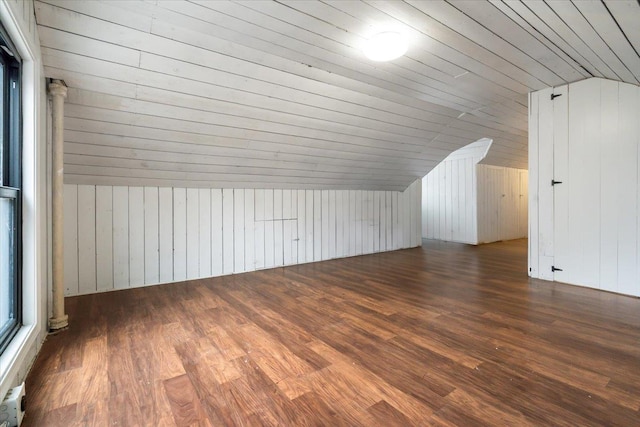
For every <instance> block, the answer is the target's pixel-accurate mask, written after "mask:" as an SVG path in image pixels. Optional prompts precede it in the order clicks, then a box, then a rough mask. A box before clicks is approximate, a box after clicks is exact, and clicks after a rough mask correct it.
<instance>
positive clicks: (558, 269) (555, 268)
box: [551, 265, 564, 273]
mask: <svg viewBox="0 0 640 427" xmlns="http://www.w3.org/2000/svg"><path fill="white" fill-rule="evenodd" d="M556 271H564V270H562V269H561V268H557V267H556V266H555V265H552V266H551V272H552V273H555V272H556Z"/></svg>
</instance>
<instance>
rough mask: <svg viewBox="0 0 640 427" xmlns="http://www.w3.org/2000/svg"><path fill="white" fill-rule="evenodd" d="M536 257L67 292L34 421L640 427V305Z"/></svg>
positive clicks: (41, 365) (388, 263) (502, 251)
mask: <svg viewBox="0 0 640 427" xmlns="http://www.w3.org/2000/svg"><path fill="white" fill-rule="evenodd" d="M526 268H527V261H526V241H524V240H520V241H511V242H503V243H497V244H491V245H484V246H480V247H473V246H466V245H461V244H454V243H441V242H434V241H425V244H424V247H423V248H417V249H409V250H403V251H397V252H391V253H384V254H376V255H367V256H361V257H355V258H347V259H341V260H333V261H328V262H322V263H316V264H307V265H300V266H294V267H288V268H279V269H274V270H268V271H263V272H256V273H247V274H241V275H235V276H227V277H222V278H215V279H207V280H198V281H192V282H184V283H177V284H171V285H163V286H154V287H148V288H139V289H131V290H125V291H118V292H111V293H106V294H98V295H90V296H83V297H76V298H68V299H67V308H68V309H67V311H68V313H69V317H70V320H71V327H70V329H69V330H68V331H66V332H64V333H61V334H59V335H56V336H51V337H50V338H49V339H48V340H47V342H46V343H45V344H44V347H43V349H42V352H41V354H40V355H39V357H38V359H37V361H36V363H35V366H34V368H33V369H32V371H31V373H30V374H29V377H28V380H27V393H28V411H27V416H26V419H25V424H24V425H25V426H75V425H80V426H128V427H130V426H175V425H178V426H223V425H242V426H261V425H269V426H276V425H277V426H288V425H290V426H307V425H309V426H311V425H313V426H341V425H349V426H351V425H355V426H392V425H398V426H409V425H420V426H429V425H434V426H453V425H456V426H482V425H487V426H526V425H530V426H544V425H550V426H590V425H593V426H605V425H606V426H616V425H617V426H637V425H640V412H639V409H640V299H637V298H630V297H624V296H620V295H614V294H610V293H604V292H599V291H595V290H591V289H584V288H579V287H574V286H568V285H562V284H556V283H550V282H543V281H537V280H530V279H528V278H527V275H526Z"/></svg>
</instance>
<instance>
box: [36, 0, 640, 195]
mask: <svg viewBox="0 0 640 427" xmlns="http://www.w3.org/2000/svg"><path fill="white" fill-rule="evenodd" d="M36 19H37V22H38V31H39V34H40V39H41V44H42V55H43V62H44V68H45V74H46V76H47V77H51V78H58V79H63V80H64V81H65V82H66V84H67V85H68V86H69V95H68V99H67V104H66V112H65V116H66V119H65V140H66V147H65V180H66V182H68V183H75V184H108V185H111V184H113V185H118V184H120V185H152V186H153V185H155V186H188V187H224V188H231V187H239V188H242V187H244V188H271V187H275V188H336V189H339V188H342V189H347V188H350V189H369V190H403V189H405V188H406V187H407V186H408V185H409V184H410V183H411V182H413V181H414V180H415V179H416V178H418V177H422V176H423V175H425V174H426V173H427V172H428V171H429V170H431V168H433V167H434V166H435V165H436V164H437V163H438V162H439V161H440V160H442V159H443V158H445V157H446V156H447V155H448V154H449V153H451V152H452V151H454V150H456V149H458V148H460V147H462V146H464V145H466V144H469V143H470V142H473V141H476V140H478V139H480V138H485V137H486V138H491V139H493V141H494V142H493V146H492V148H491V151H490V153H489V155H488V156H487V158H486V159H485V161H484V162H483V163H489V164H493V165H499V166H509V167H516V168H526V167H527V93H528V92H529V91H532V90H538V89H541V88H544V87H549V86H556V85H561V84H565V83H568V82H573V81H577V80H582V79H585V78H588V77H592V76H598V77H606V78H609V79H614V80H620V81H625V82H628V83H633V84H638V83H639V82H640V56H639V55H638V52H640V25H639V24H638V23H639V22H640V5H639V4H638V1H637V0H628V1H624V0H611V1H608V0H606V1H604V2H602V1H599V0H598V1H573V2H571V1H523V2H520V1H517V2H516V1H499V0H490V1H478V0H471V1H449V2H445V1H411V0H407V1H345V0H340V1H282V0H278V1H254V0H251V1H239V2H229V1H164V0H162V1H104V2H102V1H49V0H47V1H38V2H36ZM389 28H394V29H399V30H401V31H403V32H405V33H406V34H408V35H409V37H410V40H411V44H410V47H409V51H408V52H407V54H406V55H405V56H403V57H401V58H399V59H397V60H394V61H391V62H388V63H375V62H371V61H369V60H367V59H366V58H365V57H364V55H363V54H362V53H361V46H362V43H363V41H364V40H365V39H367V38H368V37H370V36H371V35H372V34H373V33H374V32H376V31H379V30H383V29H389Z"/></svg>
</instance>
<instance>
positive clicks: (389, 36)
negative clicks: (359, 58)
mask: <svg viewBox="0 0 640 427" xmlns="http://www.w3.org/2000/svg"><path fill="white" fill-rule="evenodd" d="M408 47H409V46H408V43H407V38H406V37H405V36H404V35H403V34H401V33H399V32H396V31H385V32H382V33H378V34H376V35H374V36H373V37H371V38H370V39H369V40H367V41H366V43H365V45H364V49H363V52H364V55H365V56H366V57H367V58H369V59H370V60H372V61H378V62H384V61H392V60H394V59H396V58H399V57H401V56H402V55H404V54H405V53H407V48H408Z"/></svg>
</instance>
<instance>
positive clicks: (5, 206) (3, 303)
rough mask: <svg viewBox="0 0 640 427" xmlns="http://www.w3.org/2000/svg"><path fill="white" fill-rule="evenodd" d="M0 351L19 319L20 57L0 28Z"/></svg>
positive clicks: (19, 322)
mask: <svg viewBox="0 0 640 427" xmlns="http://www.w3.org/2000/svg"><path fill="white" fill-rule="evenodd" d="M0 100H1V101H2V111H1V112H0V353H2V351H4V349H5V347H6V346H7V344H8V343H9V341H10V340H11V338H12V337H13V336H14V335H15V333H16V332H17V330H18V328H19V327H20V324H21V322H22V313H21V310H22V303H21V296H22V293H21V287H22V286H21V272H22V271H21V270H22V256H21V255H22V238H21V228H22V227H21V225H22V213H21V207H22V195H21V191H20V190H21V181H22V161H21V156H20V154H21V153H20V149H21V145H22V144H21V132H20V130H21V118H20V111H21V109H20V59H19V57H18V55H17V53H16V50H15V48H14V47H13V45H12V44H11V42H10V40H9V38H8V37H7V36H6V32H5V31H4V29H3V28H1V27H0Z"/></svg>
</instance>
